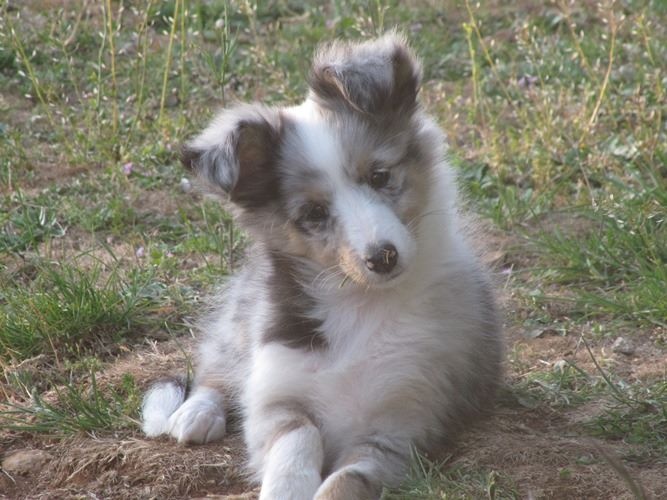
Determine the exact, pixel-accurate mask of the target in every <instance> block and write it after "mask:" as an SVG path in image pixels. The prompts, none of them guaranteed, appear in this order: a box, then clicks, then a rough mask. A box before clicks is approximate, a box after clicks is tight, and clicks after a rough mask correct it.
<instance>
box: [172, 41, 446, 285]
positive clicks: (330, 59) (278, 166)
mask: <svg viewBox="0 0 667 500" xmlns="http://www.w3.org/2000/svg"><path fill="white" fill-rule="evenodd" d="M420 77H421V69H420V65H419V62H418V61H417V60H416V58H415V57H414V55H413V54H412V52H411V50H410V49H409V48H408V46H407V45H406V43H405V41H404V40H403V38H402V37H401V36H399V35H396V34H394V33H391V34H388V35H385V36H384V37H382V38H379V39H377V40H374V41H370V42H366V43H361V44H347V43H333V44H331V45H328V46H326V47H324V48H322V49H320V51H319V52H318V53H317V55H316V56H315V59H314V62H313V67H312V71H311V76H310V81H309V84H310V93H309V96H308V98H307V99H306V101H305V102H304V103H303V104H301V105H300V106H297V107H290V108H267V107H263V106H261V105H257V104H252V105H241V106H238V107H236V108H234V109H231V110H226V111H223V112H222V113H221V114H220V115H219V116H218V117H217V118H216V119H215V120H214V121H213V122H212V123H211V125H210V126H209V127H208V128H207V129H206V130H204V132H202V133H201V134H200V135H199V136H198V137H196V138H195V139H194V140H193V141H191V142H190V143H188V144H187V145H186V147H185V148H184V154H183V161H184V163H185V165H186V166H187V167H189V168H191V169H193V170H195V171H196V172H197V174H198V175H199V176H200V178H202V179H203V180H204V181H205V183H206V184H207V185H208V187H209V188H210V189H212V190H213V191H215V192H218V193H220V194H222V195H223V196H225V197H226V198H228V199H229V200H230V201H231V204H232V206H233V208H234V210H235V212H236V215H237V218H238V220H239V221H240V223H241V224H242V225H243V227H244V228H245V229H246V230H248V231H249V232H250V233H251V235H252V236H253V238H254V239H256V240H260V241H262V242H263V243H264V244H265V245H266V246H267V247H268V248H269V249H271V250H275V251H279V252H282V253H287V254H290V255H293V256H298V257H300V258H305V259H308V260H309V261H310V262H312V263H313V264H314V265H315V266H316V268H317V269H319V270H320V271H324V275H330V276H339V277H340V279H339V280H338V282H337V283H340V281H341V280H343V279H345V278H349V279H351V280H352V281H353V282H355V283H358V284H362V285H366V286H381V285H388V284H390V283H392V282H394V281H395V278H397V277H398V276H400V275H402V274H404V273H405V271H406V270H407V269H408V268H409V267H410V265H411V262H412V260H413V259H414V257H415V254H416V249H417V248H416V247H417V236H418V228H419V221H420V218H421V216H422V215H423V212H424V210H425V205H426V203H427V201H426V198H427V196H428V191H429V184H430V183H431V182H432V176H433V172H432V171H433V168H434V166H435V165H436V164H437V163H438V162H439V161H440V158H439V156H440V155H441V151H442V150H441V147H440V143H441V142H442V138H441V136H440V134H439V132H438V131H437V128H436V127H434V126H433V125H432V123H431V122H430V120H428V119H427V118H425V117H424V115H423V114H422V112H421V111H420V109H419V105H418V103H417V93H418V91H419V84H420Z"/></svg>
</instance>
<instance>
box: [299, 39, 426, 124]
mask: <svg viewBox="0 0 667 500" xmlns="http://www.w3.org/2000/svg"><path fill="white" fill-rule="evenodd" d="M420 82H421V64H420V63H419V61H418V59H417V58H416V56H415V55H414V53H413V52H412V50H411V49H410V48H409V47H408V45H407V42H406V41H405V38H404V37H403V36H402V35H400V34H398V33H395V32H390V33H388V34H386V35H384V36H383V37H381V38H378V39H377V40H372V41H369V42H364V43H357V44H355V43H345V42H333V43H331V44H329V45H326V46H324V47H322V48H321V49H320V50H319V51H318V53H317V54H316V55H315V59H314V61H313V67H312V69H311V73H310V81H309V83H310V88H311V90H312V92H313V94H314V96H315V98H316V99H317V100H318V101H319V102H320V104H322V105H324V106H326V107H329V108H333V109H336V108H338V107H340V105H341V104H342V105H344V106H346V107H349V108H351V109H354V110H356V111H358V112H361V113H362V114H367V115H395V116H400V115H403V116H405V115H406V114H411V113H412V112H413V111H414V109H415V107H416V104H417V93H418V92H419V85H420Z"/></svg>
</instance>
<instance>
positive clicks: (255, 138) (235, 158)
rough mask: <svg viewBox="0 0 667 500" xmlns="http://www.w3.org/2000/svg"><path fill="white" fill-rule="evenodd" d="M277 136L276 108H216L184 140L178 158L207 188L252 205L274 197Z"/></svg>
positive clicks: (279, 132)
mask: <svg viewBox="0 0 667 500" xmlns="http://www.w3.org/2000/svg"><path fill="white" fill-rule="evenodd" d="M280 137H281V124H280V116H279V113H278V111H276V110H274V109H271V108H266V107H263V106H261V105H258V104H246V105H241V106H238V107H236V108H232V109H229V110H225V111H223V112H221V113H220V114H219V115H218V116H217V117H216V118H215V119H214V120H213V121H212V122H211V124H210V125H209V126H208V127H207V128H206V129H205V130H204V131H203V132H202V133H201V134H199V135H198V136H197V137H195V138H194V139H193V140H192V141H190V142H188V143H187V144H186V145H185V146H184V147H183V150H182V154H181V161H182V162H183V165H185V167H186V168H188V169H191V170H193V171H194V172H195V173H196V174H197V175H198V177H199V178H200V179H201V180H202V181H203V182H204V183H205V185H206V188H208V189H209V190H211V191H212V192H214V193H217V194H224V195H227V196H229V199H230V200H231V201H232V203H234V204H236V205H238V206H240V207H241V208H244V209H250V210H251V209H256V208H260V207H263V206H265V205H268V204H269V203H271V201H272V200H274V199H276V198H277V197H278V183H277V180H278V177H277V172H276V166H275V163H276V157H277V155H278V151H279V147H280V140H281V139H280Z"/></svg>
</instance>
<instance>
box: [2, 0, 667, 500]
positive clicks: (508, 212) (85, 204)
mask: <svg viewBox="0 0 667 500" xmlns="http://www.w3.org/2000/svg"><path fill="white" fill-rule="evenodd" d="M445 4H446V5H445V7H446V8H444V9H443V8H442V6H440V5H435V4H434V3H432V2H430V3H429V2H420V1H415V2H397V1H394V0H378V1H373V2H361V1H360V0H336V1H334V2H327V3H325V2H322V3H311V4H304V3H301V2H292V1H280V2H255V1H241V2H226V1H223V0H210V1H206V2H203V1H202V2H200V1H194V0H166V1H160V2H157V1H155V0H134V1H123V2H115V1H114V2H110V1H104V2H97V3H94V2H93V3H92V4H91V3H90V2H89V3H87V4H86V6H85V8H76V7H75V6H73V5H72V4H65V3H63V7H62V8H53V9H50V10H48V11H46V10H41V11H39V12H38V10H39V9H37V7H38V3H37V2H32V1H27V2H18V3H17V2H11V3H7V2H0V89H2V91H0V364H1V366H2V367H3V374H4V377H3V378H4V382H2V381H0V388H1V389H2V392H3V393H4V395H5V396H6V399H8V400H10V401H11V402H12V403H11V404H12V406H10V407H3V414H2V415H3V418H5V419H9V423H10V425H12V426H14V427H16V426H17V425H18V426H19V427H20V424H19V421H21V419H23V420H25V421H26V422H28V423H27V424H26V425H29V426H31V427H29V428H27V427H25V426H24V427H22V428H21V432H24V433H27V434H29V435H31V436H38V435H39V434H40V433H47V434H49V435H55V434H58V433H59V432H60V431H62V432H89V433H93V432H95V433H97V432H105V431H106V432H120V431H122V432H129V427H128V426H131V425H132V419H133V418H135V416H136V387H135V388H131V387H130V385H131V384H130V382H128V381H127V380H129V379H127V380H126V381H125V382H124V381H123V380H122V377H121V379H119V380H117V381H116V382H114V383H112V384H105V385H104V387H103V388H102V389H101V388H100V387H98V386H97V383H96V379H95V374H96V373H102V372H104V370H105V369H106V368H108V367H110V366H112V365H113V364H114V362H115V359H116V358H117V356H119V355H120V353H122V352H125V351H131V350H133V349H135V348H137V347H138V346H140V345H142V344H144V343H145V342H146V339H150V338H151V336H152V335H153V334H155V333H156V332H158V331H160V330H164V331H168V332H172V334H173V335H175V336H177V337H178V336H179V335H182V334H184V333H186V332H188V331H189V324H190V319H189V317H190V315H191V314H194V313H195V311H197V310H199V309H200V307H199V305H198V300H199V298H200V297H201V296H203V295H205V294H206V293H207V292H208V291H209V290H211V288H212V287H214V286H215V285H216V284H219V283H220V281H222V280H224V278H225V276H226V275H227V274H228V273H229V272H230V271H233V270H234V268H235V267H236V266H237V263H238V262H239V260H240V259H241V258H242V253H243V248H244V245H245V236H244V235H243V234H242V233H241V232H240V231H239V230H238V229H237V228H236V227H235V226H234V224H233V221H232V220H231V219H230V217H229V215H228V214H226V213H225V212H224V210H222V208H221V207H220V206H219V205H218V204H217V203H215V202H212V201H208V200H201V199H200V198H198V197H196V196H193V194H192V193H191V192H189V191H188V183H187V182H185V183H184V182H183V181H182V178H183V177H187V173H186V172H184V171H183V170H182V169H181V167H180V166H179V160H178V151H179V147H180V144H181V143H182V142H183V141H184V140H185V139H186V138H187V137H189V136H191V134H192V133H193V132H194V131H195V130H197V129H199V128H200V127H201V126H202V125H203V124H204V123H205V122H206V121H207V120H208V118H209V117H210V116H211V114H212V113H213V111H214V110H215V108H217V107H220V106H224V105H227V104H228V103H230V102H234V101H236V100H240V101H248V100H260V101H264V102H267V103H269V104H275V103H295V102H297V101H298V100H299V99H300V98H301V97H302V95H303V94H304V92H305V91H306V87H305V79H304V76H305V75H306V74H307V72H308V61H309V59H310V56H311V54H312V50H313V48H314V47H315V45H316V44H317V42H318V41H319V40H321V39H332V38H335V37H342V38H365V37H369V36H373V35H376V34H378V33H381V32H383V31H384V30H385V29H387V28H389V27H392V26H394V25H398V26H400V27H401V28H402V29H403V30H405V31H406V32H407V33H408V35H409V37H410V38H411V39H412V42H413V45H414V46H415V49H416V50H417V52H418V53H420V54H421V55H422V56H423V58H424V73H425V74H424V88H423V91H422V96H421V98H422V101H423V102H424V103H425V104H426V107H427V108H428V109H429V110H430V111H432V112H433V113H434V114H435V116H436V118H437V119H438V121H439V122H440V123H441V125H442V127H443V128H444V129H445V130H446V132H447V134H448V136H449V138H450V143H451V149H450V156H451V160H452V163H453V164H454V165H455V166H456V168H457V169H458V171H459V173H460V177H461V183H462V187H463V189H464V190H465V192H466V194H467V197H468V199H469V200H470V204H471V205H472V206H473V208H474V210H475V211H477V212H479V213H480V214H481V215H482V217H483V218H484V219H486V220H487V221H488V227H489V228H490V231H491V232H492V233H493V234H494V235H497V236H498V237H499V238H500V239H502V240H503V241H507V242H509V244H507V245H506V247H505V248H506V250H504V255H503V256H502V258H501V260H500V264H499V266H500V267H501V270H502V271H503V273H504V277H505V278H506V291H507V294H508V295H509V296H511V299H510V305H509V310H510V313H511V314H508V330H510V331H519V332H520V331H523V330H526V331H538V332H539V331H542V330H545V329H551V330H554V331H556V332H557V334H558V336H559V338H561V339H563V340H564V341H566V340H568V339H569V338H574V337H577V338H579V337H580V336H581V335H583V337H582V338H583V339H584V340H585V342H587V343H588V344H589V345H590V347H591V352H590V356H588V355H587V356H585V357H584V358H585V359H579V358H578V359H574V358H571V357H567V356H565V355H561V354H549V353H546V352H545V353H544V354H543V358H545V359H542V358H539V359H540V360H542V361H544V363H540V362H535V361H534V360H533V359H532V358H530V356H529V354H528V353H526V352H523V351H522V350H521V349H520V348H521V346H522V345H523V344H525V342H523V343H522V342H521V341H518V342H517V349H516V350H514V353H515V354H514V355H513V356H512V359H511V363H510V383H509V387H508V389H507V396H508V401H509V402H506V403H505V404H506V405H507V406H506V408H507V409H509V411H515V412H521V411H542V410H544V409H548V410H549V411H554V412H559V413H560V414H564V415H567V414H568V413H569V412H575V411H582V409H583V408H587V405H593V404H595V405H596V406H597V407H598V408H599V411H598V412H597V413H596V414H591V415H590V416H589V417H587V418H586V419H584V420H583V421H582V422H578V423H577V424H572V425H571V426H570V427H568V428H567V432H568V433H577V434H578V435H584V436H593V437H596V438H598V439H601V440H603V441H606V442H609V443H624V444H627V445H632V447H631V448H628V450H626V451H627V453H626V454H625V455H624V457H623V458H624V460H625V463H626V464H632V463H641V464H651V463H656V461H660V460H664V456H665V454H667V450H666V449H665V441H666V439H667V438H666V436H665V425H666V424H665V420H666V418H665V411H666V410H665V407H666V406H665V405H666V402H665V401H666V399H667V394H666V393H665V382H664V381H665V374H664V371H663V372H662V373H661V374H660V373H657V374H656V373H654V374H653V375H651V376H647V377H644V378H641V377H639V378H638V377H634V376H630V375H628V374H627V373H624V372H623V370H620V369H618V368H619V366H620V365H622V364H623V363H622V362H621V361H618V360H616V361H614V360H610V358H609V355H608V352H607V351H605V349H607V347H608V344H609V343H610V341H611V340H613V338H615V337H617V336H619V335H624V336H628V337H630V338H631V340H634V341H635V342H636V343H639V344H640V345H641V346H643V347H642V349H643V350H642V351H641V352H639V354H638V355H637V357H635V358H633V359H637V360H638V362H643V361H644V360H643V357H644V356H649V355H651V354H650V353H658V354H656V356H659V355H661V354H664V348H665V344H666V343H667V332H666V330H665V329H666V328H667V325H666V324H665V323H666V320H665V318H667V253H666V249H667V222H666V221H665V214H667V169H666V167H665V165H667V131H666V129H665V117H666V116H667V105H666V104H665V103H666V102H667V99H666V95H665V81H666V78H667V43H666V42H665V41H666V40H667V9H666V8H665V6H664V2H660V1H658V0H644V1H640V0H627V1H625V2H613V1H605V2H601V3H600V4H599V5H598V4H593V3H590V2H580V3H576V2H575V3H572V2H564V1H553V2H548V3H545V4H539V5H538V4H536V3H534V2H519V4H518V5H517V6H510V5H509V4H503V3H502V2H488V3H482V4H477V3H473V2H469V1H466V0H451V1H447V2H445ZM82 5H83V4H82ZM494 238H495V236H494ZM494 241H495V240H494ZM573 332H577V334H576V335H575V334H574V333H573ZM580 332H584V333H583V334H581V333H580ZM547 336H548V335H547ZM532 342H533V343H534V344H539V343H540V342H544V343H546V342H548V341H545V340H544V339H542V338H541V337H540V338H537V339H533V340H532ZM531 345H532V344H531ZM577 345H578V346H579V347H580V348H581V349H583V347H581V346H582V344H581V342H579V341H578V344H577ZM581 349H579V351H581ZM510 350H512V346H510ZM645 353H649V354H645ZM549 356H552V357H551V358H549ZM553 356H560V358H558V359H557V358H553ZM565 358H567V359H565ZM592 360H593V361H595V362H593V361H592ZM89 363H92V365H90V366H94V367H95V368H94V369H90V366H89ZM32 365H35V366H39V370H37V371H31V370H29V369H27V368H25V367H27V366H32ZM17 367H18V368H17ZM128 375H129V374H128ZM17 377H18V378H17ZM127 384H130V385H127ZM133 387H134V386H133ZM17 428H18V427H17ZM457 464H459V462H458V461H456V460H454V461H451V462H447V463H442V464H440V463H436V464H434V463H430V462H428V461H426V460H425V459H423V458H416V459H415V471H414V473H413V474H412V476H411V478H410V480H409V481H408V482H407V483H406V484H405V485H404V486H403V487H402V488H401V489H399V490H396V491H395V492H390V493H388V498H482V497H486V498H514V497H516V496H520V495H519V494H518V493H517V491H518V489H520V488H519V487H518V486H516V485H515V484H514V483H513V481H512V477H511V472H505V471H503V470H500V469H498V468H497V467H496V468H493V467H485V466H482V465H477V464H464V465H462V466H460V465H457Z"/></svg>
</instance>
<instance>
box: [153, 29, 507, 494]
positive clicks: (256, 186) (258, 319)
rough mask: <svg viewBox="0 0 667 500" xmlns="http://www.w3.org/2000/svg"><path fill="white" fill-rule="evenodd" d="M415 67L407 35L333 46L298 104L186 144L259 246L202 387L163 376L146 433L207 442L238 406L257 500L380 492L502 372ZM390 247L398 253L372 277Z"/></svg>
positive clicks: (222, 122) (431, 447)
mask: <svg viewBox="0 0 667 500" xmlns="http://www.w3.org/2000/svg"><path fill="white" fill-rule="evenodd" d="M419 76H420V70H419V63H418V61H417V60H416V58H415V57H414V55H413V54H412V52H411V51H410V49H409V48H408V47H407V45H406V44H405V41H404V40H403V39H402V38H401V37H400V36H398V35H396V34H389V35H386V36H385V37H382V38H380V39H378V40H375V41H371V42H366V43H363V44H342V43H338V44H333V45H330V46H327V47H324V48H323V49H321V50H320V52H319V53H318V55H317V56H316V58H315V62H314V65H313V74H312V75H311V81H310V84H311V92H310V94H309V97H308V98H307V99H306V101H305V102H304V103H303V104H302V105H300V106H297V107H293V108H286V109H282V110H275V109H270V108H261V107H259V106H256V105H253V106H247V107H239V108H236V109H234V110H231V111H226V112H223V114H222V115H221V116H220V117H218V118H217V119H216V120H215V121H214V122H213V123H212V124H211V125H210V126H209V128H208V129H207V130H205V131H204V132H203V133H202V134H201V135H200V136H199V137H198V138H197V139H195V140H194V141H192V142H191V143H190V144H189V145H188V148H189V149H188V151H186V160H185V161H186V163H187V164H188V166H190V167H192V168H194V169H195V170H196V171H197V172H198V173H199V174H200V176H201V177H202V179H204V182H205V183H207V184H208V185H209V187H210V188H211V189H212V190H213V191H214V192H220V193H223V195H224V196H225V197H226V198H227V199H229V200H230V201H231V209H232V210H233V211H234V213H235V214H236V215H237V217H238V219H239V221H240V222H241V224H243V226H244V227H245V228H246V229H247V230H248V232H249V233H250V234H251V235H252V236H253V237H254V239H255V240H256V245H255V247H254V248H253V249H251V251H250V255H249V258H248V264H247V266H246V267H245V268H244V269H243V270H242V271H241V272H240V273H239V274H238V275H237V276H236V277H235V278H233V279H232V280H231V282H230V283H229V285H228V287H227V289H226V291H225V293H224V294H223V298H222V300H221V304H220V305H219V306H217V307H216V308H215V309H214V311H213V312H212V313H211V314H210V315H209V317H208V319H207V320H206V321H205V322H204V323H203V325H202V330H203V336H202V340H201V344H200V349H199V354H198V361H197V370H196V376H195V380H194V387H193V390H192V392H191V393H190V395H189V397H188V398H187V399H185V401H184V402H183V403H182V404H181V402H182V401H183V396H184V394H183V392H182V391H181V389H179V388H178V386H176V385H175V384H172V383H159V384H157V385H156V386H154V387H153V388H152V389H151V390H150V392H149V393H148V394H147V396H146V398H145V401H144V406H143V418H144V431H145V433H146V434H147V435H148V436H156V435H159V434H163V433H167V434H170V435H171V436H173V437H174V438H175V439H177V440H178V441H179V442H192V443H203V442H209V441H212V440H215V439H219V438H221V437H222V436H223V435H224V432H225V409H226V408H229V409H231V410H234V411H239V412H240V414H241V417H242V422H243V432H244V436H245V441H246V444H247V447H248V453H249V463H248V467H249V470H250V471H251V472H252V473H253V474H254V478H255V479H256V480H257V481H260V482H261V483H262V490H261V496H260V498H262V499H278V500H280V499H285V500H287V499H295V500H301V499H303V500H310V499H312V498H317V499H321V500H324V499H327V500H333V499H347V498H377V497H379V495H380V492H381V490H382V487H383V486H386V485H395V484H397V483H398V482H400V480H401V479H402V477H403V475H404V473H405V471H406V467H407V464H408V460H409V457H410V453H411V449H412V447H417V448H418V449H420V450H422V451H425V452H436V451H437V450H438V449H439V448H440V447H441V446H443V445H446V444H447V443H449V442H450V441H451V440H452V439H454V438H455V437H456V434H457V433H458V432H459V431H460V429H461V428H463V427H464V426H465V425H467V423H468V421H469V420H471V419H472V418H473V417H476V416H479V415H480V414H482V413H483V412H484V411H485V408H486V407H487V406H488V404H489V402H490V401H491V400H492V396H493V393H494V390H495V387H496V386H497V384H498V383H499V381H500V359H501V345H500V340H499V339H500V335H499V328H498V319H497V316H496V313H495V306H494V302H493V297H492V293H491V292H490V289H489V285H488V280H487V278H486V276H485V273H484V271H483V270H482V269H481V267H480V265H479V264H478V262H477V259H476V257H475V252H474V251H473V250H472V249H471V248H470V245H469V243H468V242H467V240H466V237H465V234H464V232H463V230H462V228H461V224H460V222H459V215H458V212H457V201H456V198H457V197H456V187H455V181H454V176H453V174H452V172H451V169H450V167H449V166H448V165H447V163H446V160H445V150H444V136H443V134H442V133H441V132H440V130H439V129H438V127H437V126H436V125H435V123H434V122H433V121H432V120H431V119H430V118H428V117H427V116H426V115H425V114H424V113H423V111H422V110H421V108H420V107H419V105H418V103H417V102H416V94H417V91H418V88H419ZM396 113H399V114H400V115H397V114H396ZM377 172H380V173H382V172H389V175H388V177H389V181H388V182H387V184H386V185H383V184H382V182H384V181H382V182H378V181H377V180H373V181H370V180H369V179H371V178H373V177H372V176H373V175H374V173H377ZM267 179H268V180H267ZM373 179H375V178H373ZM265 180H266V182H267V185H264V184H263V182H265ZM304 182H307V183H308V184H307V185H306V186H305V187H304V185H302V183H304ZM271 184H273V186H272V185H271ZM378 186H379V187H378ZM313 207H317V209H318V210H319V212H318V211H317V210H316V211H315V212H313ZM322 210H324V214H325V215H324V216H321V215H322ZM313 214H315V215H313ZM387 242H388V243H390V244H391V245H393V248H395V250H396V254H397V256H396V258H395V262H392V263H391V264H389V263H388V262H389V261H387V266H386V269H385V270H384V271H383V272H378V271H377V269H375V270H374V269H373V267H372V266H370V265H369V259H371V258H372V257H373V252H377V248H379V247H380V248H383V247H382V245H385V246H386V244H387ZM388 258H389V257H387V259H388Z"/></svg>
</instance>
